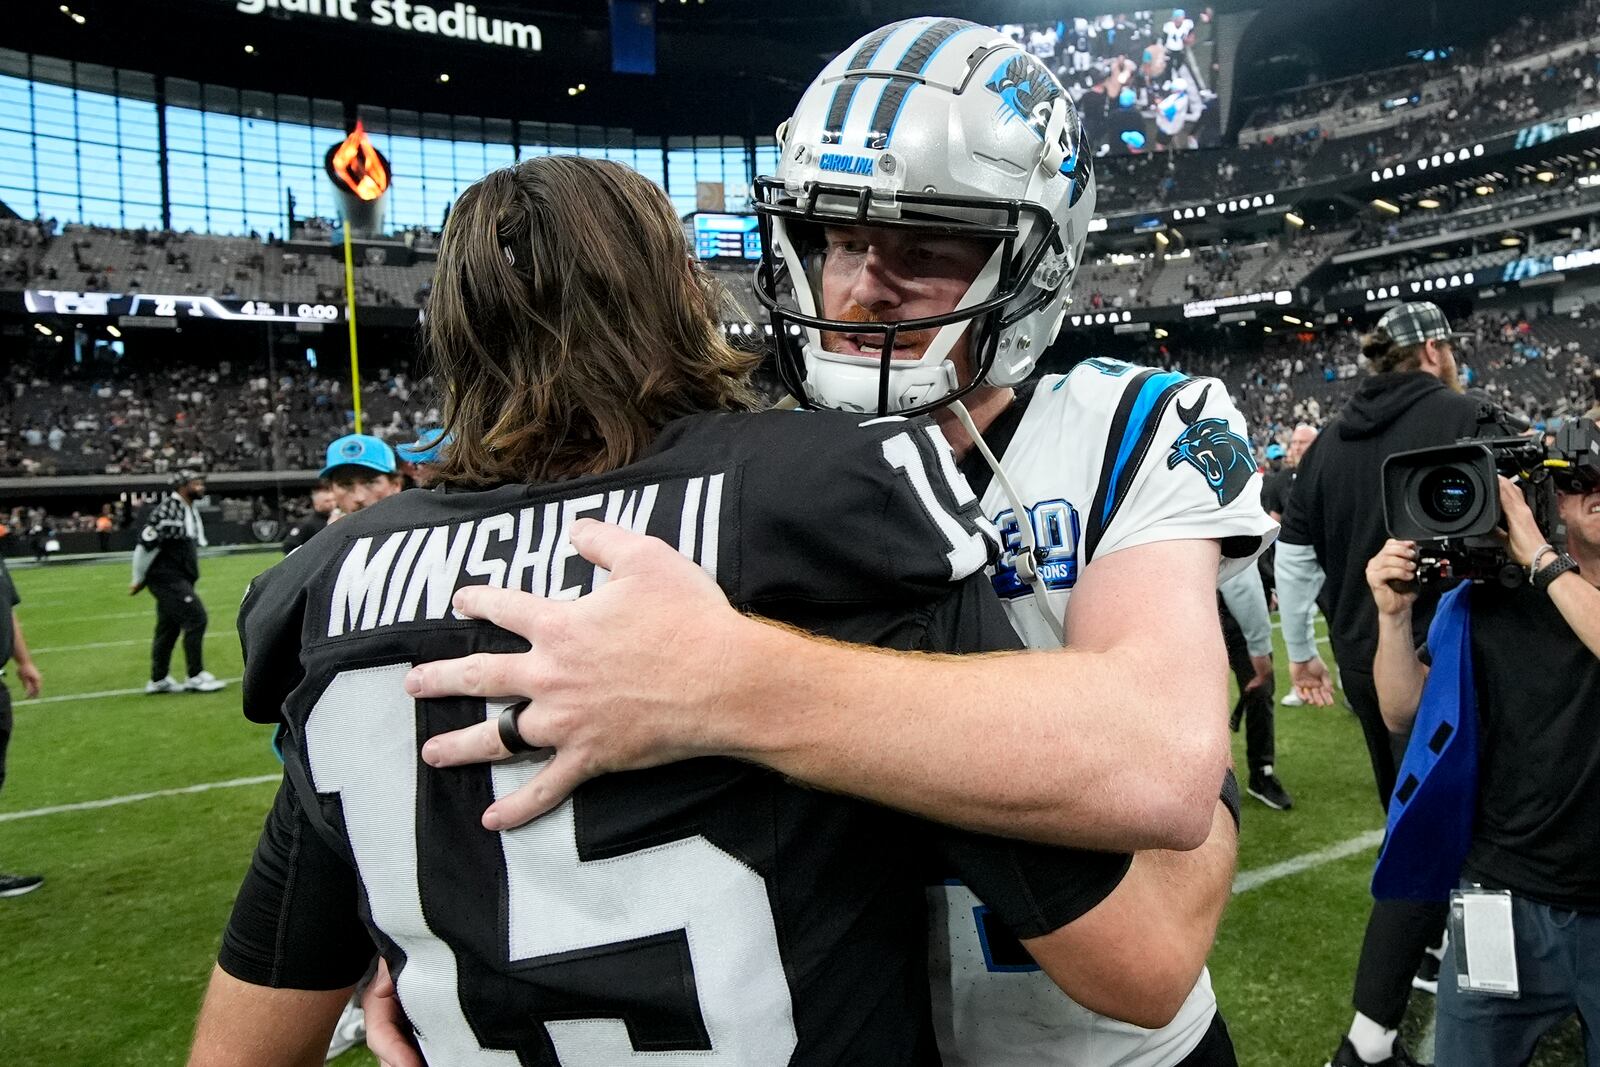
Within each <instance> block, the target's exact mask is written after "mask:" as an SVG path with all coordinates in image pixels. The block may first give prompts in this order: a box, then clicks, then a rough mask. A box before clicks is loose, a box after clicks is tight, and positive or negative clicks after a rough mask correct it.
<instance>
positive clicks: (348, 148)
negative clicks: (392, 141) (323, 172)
mask: <svg viewBox="0 0 1600 1067" xmlns="http://www.w3.org/2000/svg"><path fill="white" fill-rule="evenodd" d="M328 174H329V175H330V176H332V178H333V180H334V181H335V182H337V183H339V184H340V185H343V186H344V187H345V188H347V189H349V190H350V191H351V192H352V193H354V194H355V195H356V196H357V197H358V198H360V199H362V200H366V201H369V202H370V201H373V200H376V199H378V197H380V196H382V195H383V194H384V193H385V192H386V191H387V190H388V188H389V161H388V160H386V159H384V158H383V153H381V152H379V151H378V150H377V149H376V148H374V147H373V146H372V141H371V139H369V138H368V137H367V131H366V128H365V127H364V126H362V124H361V120H360V119H357V120H356V128H355V129H354V130H352V131H350V136H349V137H346V138H345V139H344V141H343V142H342V143H340V144H339V145H338V146H337V147H335V148H334V150H333V151H332V152H330V153H329V154H328Z"/></svg>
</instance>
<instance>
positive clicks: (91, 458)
mask: <svg viewBox="0 0 1600 1067" xmlns="http://www.w3.org/2000/svg"><path fill="white" fill-rule="evenodd" d="M0 389H3V390H4V395H3V396H0V477H16V476H19V475H56V474H60V475H68V474H163V473H166V472H168V471H172V470H177V469H179V468H181V467H194V468H198V469H201V470H207V471H238V470H247V471H248V470H302V471H303V470H313V469H316V468H317V467H319V466H320V465H321V458H322V453H321V449H322V448H323V446H324V445H326V444H327V442H328V441H330V440H332V439H333V438H335V437H338V436H340V435H341V434H344V433H347V432H349V431H350V429H351V428H352V421H353V418H354V411H353V408H352V406H351V404H350V399H349V389H348V384H347V383H346V382H344V381H342V380H340V379H337V378H327V377H323V376H322V375H320V374H318V373H317V372H316V371H315V370H313V369H311V368H309V367H303V366H302V367H297V368H293V369H289V370H284V369H282V368H278V369H277V373H276V374H275V375H268V374H264V373H262V370H261V368H258V367H245V366H240V365H237V364H234V363H231V362H228V361H223V362H220V363H217V364H215V365H213V366H211V367H197V366H192V365H183V364H168V365H164V366H161V367H159V368H143V369H127V368H114V367H107V366H95V367H70V368H65V367H62V366H60V365H52V366H45V365H43V364H13V365H12V366H11V367H9V368H7V371H6V374H5V377H4V378H3V379H0ZM362 408H363V419H364V425H363V429H364V430H365V431H366V432H368V433H373V434H377V435H378V436H380V437H384V438H386V439H392V440H394V441H396V442H408V441H412V440H415V439H416V432H417V431H418V430H420V429H423V428H425V427H428V426H437V425H439V421H440V414H439V409H438V405H437V403H436V402H435V401H434V399H433V398H432V394H431V390H429V389H428V387H427V386H426V384H422V385H419V384H418V383H416V382H415V381H413V380H412V378H411V377H410V375H409V374H408V373H407V372H406V371H405V370H400V371H391V370H380V371H379V373H378V374H377V375H376V376H375V377H374V378H373V379H371V380H369V381H368V382H367V383H366V384H365V385H364V386H363V390H362Z"/></svg>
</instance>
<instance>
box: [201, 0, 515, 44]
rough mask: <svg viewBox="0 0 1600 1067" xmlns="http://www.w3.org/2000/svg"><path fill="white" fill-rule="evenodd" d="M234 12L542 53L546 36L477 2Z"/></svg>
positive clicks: (307, 2)
mask: <svg viewBox="0 0 1600 1067" xmlns="http://www.w3.org/2000/svg"><path fill="white" fill-rule="evenodd" d="M230 2H231V3H232V4H233V6H234V9H235V10H236V11H238V12H239V13H241V14H244V15H260V14H262V13H263V12H267V11H276V12H281V13H283V14H286V15H316V16H320V17H322V18H329V19H340V20H342V21H344V22H365V23H367V24H368V25H372V26H383V27H387V28H390V29H396V30H409V31H411V32H412V33H429V34H433V35H434V36H437V37H450V38H454V39H455V40H458V41H479V42H481V43H483V44H501V45H505V46H507V47H509V48H521V49H524V50H525V51H529V52H537V51H539V50H541V49H542V48H543V47H544V35H543V34H541V33H540V32H539V27H537V26H530V25H528V24H527V23H524V22H512V21H511V20H510V19H500V18H487V17H485V16H483V15H480V14H478V9H477V8H476V7H474V6H473V5H472V4H462V3H458V4H456V5H455V6H454V7H447V8H442V9H435V8H432V7H429V6H428V5H427V4H413V3H411V2H410V0H370V2H369V3H368V4H367V5H366V10H365V11H364V12H363V11H358V10H357V0H230Z"/></svg>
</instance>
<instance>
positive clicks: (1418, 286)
mask: <svg viewBox="0 0 1600 1067" xmlns="http://www.w3.org/2000/svg"><path fill="white" fill-rule="evenodd" d="M1411 291H1412V292H1413V293H1420V292H1421V291H1422V283H1421V282H1412V283H1411Z"/></svg>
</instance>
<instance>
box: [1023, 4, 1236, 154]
mask: <svg viewBox="0 0 1600 1067" xmlns="http://www.w3.org/2000/svg"><path fill="white" fill-rule="evenodd" d="M1040 6H1041V7H1043V6H1044V5H1040ZM1215 22H1216V20H1215V13H1214V12H1213V10H1212V9H1211V8H1209V7H1191V8H1182V7H1179V8H1160V7H1158V8H1149V9H1144V10H1140V11H1130V12H1125V13H1122V14H1113V15H1093V16H1090V17H1087V18H1071V17H1065V16H1063V17H1061V18H1057V19H1055V20H1053V21H1037V22H1017V23H1008V24H1005V25H1002V26H1001V27H1000V30H1001V32H1003V33H1006V34H1008V35H1009V36H1010V37H1011V38H1012V39H1013V40H1015V41H1016V42H1017V43H1018V44H1020V45H1022V47H1023V48H1025V49H1027V50H1028V52H1029V53H1031V54H1032V55H1034V56H1036V57H1038V58H1039V60H1040V61H1041V62H1043V63H1045V64H1046V65H1047V66H1049V67H1050V69H1051V70H1053V71H1055V73H1056V76H1057V77H1059V78H1060V79H1061V84H1063V85H1064V86H1066V87H1067V91H1068V92H1069V93H1070V94H1071V95H1072V99H1073V100H1074V101H1076V102H1077V105H1078V110H1079V111H1080V112H1081V113H1082V115H1083V125H1084V133H1085V135H1086V136H1087V137H1088V139H1089V143H1090V144H1091V146H1092V147H1093V150H1094V154H1095V155H1097V156H1105V155H1123V154H1143V153H1146V152H1162V151H1173V150H1180V149H1189V148H1215V147H1216V146H1217V145H1218V144H1220V143H1221V140H1222V116H1221V115H1220V114H1219V111H1220V109H1219V108H1218V107H1217V106H1216V104H1217V94H1216V92H1215V88H1216V87H1215V85H1213V79H1214V77H1215V71H1216V63H1217V54H1216V53H1217V46H1216V38H1215Z"/></svg>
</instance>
